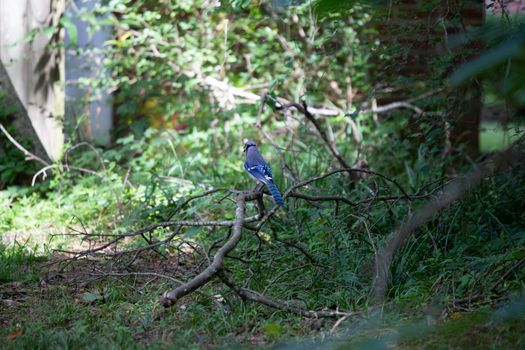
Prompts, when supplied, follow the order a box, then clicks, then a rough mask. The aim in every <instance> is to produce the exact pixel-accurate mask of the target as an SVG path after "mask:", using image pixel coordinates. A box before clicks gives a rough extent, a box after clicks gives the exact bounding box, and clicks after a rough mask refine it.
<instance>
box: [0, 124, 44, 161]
mask: <svg viewBox="0 0 525 350" xmlns="http://www.w3.org/2000/svg"><path fill="white" fill-rule="evenodd" d="M0 130H1V131H2V132H3V133H4V135H5V137H7V139H8V140H9V142H11V143H12V144H13V146H15V147H16V148H18V149H19V150H20V151H22V153H24V155H25V156H26V160H36V161H37V162H40V163H42V164H43V165H44V166H46V167H49V166H50V164H49V163H48V162H46V161H45V160H43V159H42V158H40V157H39V156H37V155H35V154H33V153H31V152H29V151H28V150H27V149H25V148H24V147H23V146H22V145H21V144H19V143H18V142H17V141H16V140H15V139H14V138H13V136H11V134H10V133H9V132H8V131H7V130H6V128H4V126H3V125H2V123H0Z"/></svg>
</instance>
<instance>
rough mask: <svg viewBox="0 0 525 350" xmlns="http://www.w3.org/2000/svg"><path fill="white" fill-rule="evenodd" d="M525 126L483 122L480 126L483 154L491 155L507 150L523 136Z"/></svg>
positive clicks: (480, 141)
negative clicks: (491, 153)
mask: <svg viewBox="0 0 525 350" xmlns="http://www.w3.org/2000/svg"><path fill="white" fill-rule="evenodd" d="M524 130H525V125H523V124H519V125H518V124H508V125H506V126H504V125H502V124H501V123H497V122H483V123H481V125H480V134H479V143H480V151H481V153H490V152H495V151H501V150H504V149H506V148H507V147H508V146H510V145H511V144H512V142H514V141H515V140H516V139H517V138H518V137H519V136H520V135H523V132H524Z"/></svg>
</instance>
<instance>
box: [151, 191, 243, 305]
mask: <svg viewBox="0 0 525 350" xmlns="http://www.w3.org/2000/svg"><path fill="white" fill-rule="evenodd" d="M245 209H246V198H245V195H244V194H239V195H237V208H236V210H235V221H234V225H233V227H232V235H231V237H230V239H229V240H228V241H227V242H226V243H225V244H224V245H223V246H222V247H221V248H220V249H219V250H218V251H217V253H216V254H215V256H214V257H213V262H212V263H211V264H210V265H209V266H208V267H207V268H206V269H204V271H202V272H201V273H199V274H198V275H197V276H195V277H194V278H192V279H191V280H190V281H188V282H186V283H185V284H183V285H182V286H180V287H177V288H175V289H173V290H171V291H169V292H166V293H164V296H163V298H162V300H161V303H162V305H163V306H164V307H169V306H172V305H174V304H175V303H176V302H177V300H179V299H180V298H182V297H183V296H185V295H187V294H189V293H191V292H193V291H194V290H196V289H198V288H200V287H201V286H203V285H204V284H206V283H207V282H208V281H210V280H211V279H212V278H213V277H214V276H215V275H216V274H217V272H218V271H219V270H220V269H222V267H223V263H224V257H225V256H226V255H227V254H228V253H229V252H231V251H232V250H233V249H234V248H235V246H236V245H237V243H239V241H240V239H241V234H242V226H243V225H244V211H245Z"/></svg>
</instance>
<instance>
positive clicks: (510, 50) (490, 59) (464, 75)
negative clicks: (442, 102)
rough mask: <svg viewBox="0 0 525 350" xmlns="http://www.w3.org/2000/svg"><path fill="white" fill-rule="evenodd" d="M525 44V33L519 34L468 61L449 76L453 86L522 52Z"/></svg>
mask: <svg viewBox="0 0 525 350" xmlns="http://www.w3.org/2000/svg"><path fill="white" fill-rule="evenodd" d="M524 45H525V35H523V34H522V35H519V36H518V37H515V38H513V39H510V40H507V41H506V42H504V43H503V44H501V45H498V46H496V47H495V48H493V49H491V50H489V51H487V52H485V53H484V54H482V55H481V56H479V57H478V58H476V59H475V60H473V61H471V62H468V63H466V64H464V65H463V66H461V67H460V68H459V69H458V70H457V71H455V72H454V73H453V74H452V76H451V77H450V78H449V83H450V84H451V85H452V86H458V85H460V84H462V83H464V82H465V81H467V80H468V79H470V78H473V77H475V76H477V75H479V74H481V73H482V72H484V71H486V70H488V69H490V68H493V67H494V66H496V65H498V64H501V63H503V62H505V61H506V60H508V59H510V58H514V57H518V56H520V55H521V54H522V52H523V49H524Z"/></svg>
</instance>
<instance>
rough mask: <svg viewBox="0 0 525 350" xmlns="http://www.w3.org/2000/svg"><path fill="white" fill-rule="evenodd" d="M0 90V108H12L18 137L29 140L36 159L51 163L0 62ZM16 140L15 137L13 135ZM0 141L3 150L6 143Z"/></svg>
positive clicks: (2, 138)
mask: <svg viewBox="0 0 525 350" xmlns="http://www.w3.org/2000/svg"><path fill="white" fill-rule="evenodd" d="M0 89H1V90H2V92H3V95H4V97H3V101H0V108H5V107H12V108H13V112H12V113H10V115H12V117H13V118H12V119H11V118H10V119H11V120H12V122H13V123H14V126H15V129H16V130H17V132H18V133H19V135H20V136H21V137H23V138H27V139H29V140H31V143H32V149H31V152H32V153H34V154H35V155H37V156H38V157H40V158H42V159H44V160H45V161H47V162H50V163H51V160H50V159H49V156H48V155H47V153H46V151H45V149H44V146H43V145H42V143H41V142H40V139H39V138H38V135H37V133H36V131H35V129H34V128H33V124H32V123H31V119H30V118H29V115H28V114H27V110H26V108H25V107H24V105H23V104H22V102H21V101H20V99H19V98H18V94H17V93H16V90H15V87H14V86H13V84H12V83H11V79H9V75H8V74H7V71H6V69H5V67H4V65H3V63H2V62H1V61H0ZM11 120H9V121H11ZM13 136H14V137H15V138H16V135H13ZM0 140H2V141H1V142H0V148H4V146H3V144H4V140H5V142H9V141H7V139H6V138H4V137H3V135H2V137H1V138H0Z"/></svg>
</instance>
